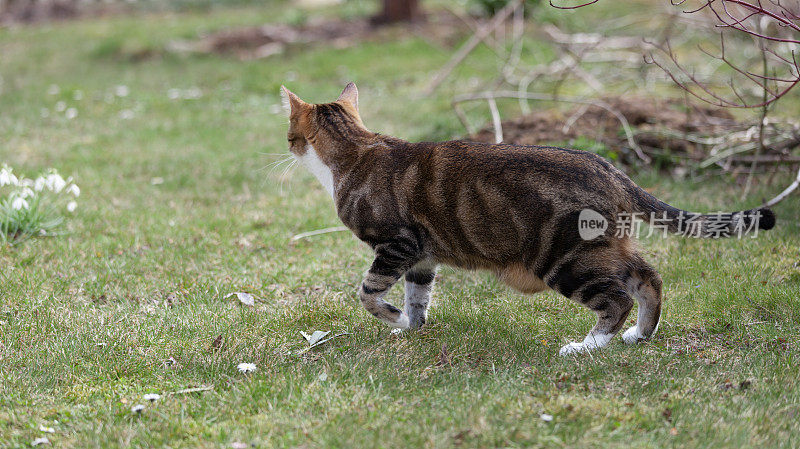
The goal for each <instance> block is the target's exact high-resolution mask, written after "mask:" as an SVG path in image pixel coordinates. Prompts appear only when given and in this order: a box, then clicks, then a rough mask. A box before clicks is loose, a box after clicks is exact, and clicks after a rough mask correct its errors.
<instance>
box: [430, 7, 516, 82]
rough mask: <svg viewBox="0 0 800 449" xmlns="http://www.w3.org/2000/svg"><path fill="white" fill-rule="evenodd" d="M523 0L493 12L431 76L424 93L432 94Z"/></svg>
mask: <svg viewBox="0 0 800 449" xmlns="http://www.w3.org/2000/svg"><path fill="white" fill-rule="evenodd" d="M522 1H523V0H514V1H513V2H510V3H508V4H507V5H506V6H504V7H503V9H501V10H500V11H498V12H497V14H495V16H494V17H493V18H492V20H491V21H490V22H489V23H487V24H486V25H485V26H483V27H481V28H479V29H478V31H476V32H475V34H473V35H472V37H470V38H469V40H468V41H467V42H466V43H465V44H464V45H462V46H461V48H459V49H458V51H457V52H456V53H455V54H454V55H453V57H452V58H450V60H449V61H448V62H447V64H445V65H444V67H442V68H441V69H440V70H439V72H438V73H437V74H436V75H435V76H434V77H433V80H432V81H431V83H430V85H428V87H427V88H426V89H425V95H430V94H432V93H433V92H434V91H435V90H436V89H437V88H438V87H439V85H440V84H442V82H443V81H444V80H445V78H447V76H448V75H449V74H450V72H452V71H453V69H455V68H456V67H457V66H458V65H459V64H461V61H463V60H464V58H466V57H467V55H469V54H470V53H471V52H472V50H474V49H475V47H477V46H478V44H480V43H481V41H483V40H484V39H485V38H486V36H488V35H489V34H490V33H491V32H492V31H494V30H495V29H496V28H497V27H499V26H500V25H501V24H502V23H503V22H505V20H506V19H507V18H508V16H509V15H511V13H512V12H513V11H514V10H515V9H516V8H517V7H518V6H519V5H520V4H522Z"/></svg>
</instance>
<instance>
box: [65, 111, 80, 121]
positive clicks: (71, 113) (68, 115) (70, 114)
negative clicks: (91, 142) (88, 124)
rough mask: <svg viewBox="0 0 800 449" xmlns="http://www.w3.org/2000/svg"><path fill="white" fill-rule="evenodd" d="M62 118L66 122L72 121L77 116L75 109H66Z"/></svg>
mask: <svg viewBox="0 0 800 449" xmlns="http://www.w3.org/2000/svg"><path fill="white" fill-rule="evenodd" d="M64 116H65V117H66V118H67V119H68V120H72V119H74V118H75V117H77V116H78V110H77V109H75V108H69V109H67V112H65V113H64Z"/></svg>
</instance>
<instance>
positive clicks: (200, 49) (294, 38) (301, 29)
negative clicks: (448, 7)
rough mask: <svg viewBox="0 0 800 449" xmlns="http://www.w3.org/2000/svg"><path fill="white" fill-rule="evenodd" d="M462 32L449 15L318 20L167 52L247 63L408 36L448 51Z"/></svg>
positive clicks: (219, 35)
mask: <svg viewBox="0 0 800 449" xmlns="http://www.w3.org/2000/svg"><path fill="white" fill-rule="evenodd" d="M466 31H467V29H466V26H465V25H464V24H463V23H462V22H461V21H460V20H459V19H458V18H457V17H455V16H454V15H452V14H449V13H436V14H428V15H427V16H425V17H422V18H420V19H419V20H415V21H413V22H405V23H398V24H393V25H380V24H377V23H376V22H375V21H374V20H372V19H371V18H369V17H365V18H359V19H353V20H341V19H329V18H318V19H314V20H310V21H309V22H307V23H305V24H303V25H298V26H292V25H286V24H268V25H263V26H257V27H245V28H232V29H227V30H221V31H218V32H215V33H211V34H208V35H205V36H201V37H200V38H199V39H196V40H191V41H175V42H172V43H170V45H169V46H168V50H170V51H173V52H194V53H216V54H223V55H233V56H236V57H238V58H240V59H244V60H247V59H257V58H265V57H269V56H272V55H275V54H280V53H283V52H285V51H287V50H288V49H290V48H291V47H292V46H305V45H310V44H316V43H321V44H325V45H329V46H333V47H335V48H346V47H351V46H354V45H357V44H361V43H363V42H365V41H387V40H391V39H397V38H401V37H405V36H408V35H416V36H418V37H422V38H424V39H426V40H429V41H432V42H433V43H434V44H436V45H439V46H446V47H450V46H452V45H454V44H455V43H456V41H457V40H458V39H459V38H460V37H461V36H462V35H463V34H464V33H465V32H466Z"/></svg>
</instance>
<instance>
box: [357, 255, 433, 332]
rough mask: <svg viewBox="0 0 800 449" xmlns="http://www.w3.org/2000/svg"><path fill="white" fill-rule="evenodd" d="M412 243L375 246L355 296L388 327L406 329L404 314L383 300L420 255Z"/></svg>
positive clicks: (406, 323)
mask: <svg viewBox="0 0 800 449" xmlns="http://www.w3.org/2000/svg"><path fill="white" fill-rule="evenodd" d="M413 248H414V245H409V244H407V243H406V242H402V241H397V242H391V243H386V244H381V245H378V246H376V247H375V253H376V254H375V260H374V261H373V262H372V266H371V267H370V269H369V272H367V276H366V277H365V278H364V281H363V282H362V283H361V288H360V289H359V291H358V297H359V299H360V300H361V304H362V305H363V306H364V308H365V309H367V311H368V312H369V313H371V314H372V315H374V316H375V317H376V318H378V319H379V320H381V321H383V322H384V323H386V324H388V325H389V326H391V327H395V328H400V329H407V328H408V326H409V319H408V315H406V314H405V313H403V312H402V311H401V310H400V309H398V308H397V307H395V306H393V305H391V304H389V303H387V302H386V301H384V300H383V297H384V296H386V293H387V292H388V291H389V289H390V288H392V286H393V285H394V284H395V283H396V282H397V281H398V280H399V279H400V277H401V276H403V273H405V272H406V271H407V270H408V269H410V268H411V267H413V266H414V265H415V264H416V263H417V262H418V261H419V259H420V257H419V255H418V254H417V252H415V251H414V250H413Z"/></svg>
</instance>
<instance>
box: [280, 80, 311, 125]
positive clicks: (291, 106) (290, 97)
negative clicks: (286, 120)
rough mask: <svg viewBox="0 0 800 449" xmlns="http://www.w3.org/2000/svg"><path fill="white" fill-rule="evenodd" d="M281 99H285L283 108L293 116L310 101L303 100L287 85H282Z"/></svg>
mask: <svg viewBox="0 0 800 449" xmlns="http://www.w3.org/2000/svg"><path fill="white" fill-rule="evenodd" d="M281 99H282V100H283V109H284V110H285V111H286V113H287V114H289V117H292V116H294V115H296V114H298V113H299V112H300V111H302V110H303V109H305V108H307V107H308V103H306V102H305V101H303V100H301V99H300V97H298V96H297V95H295V94H294V93H292V92H291V91H290V90H289V89H287V88H286V86H281Z"/></svg>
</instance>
